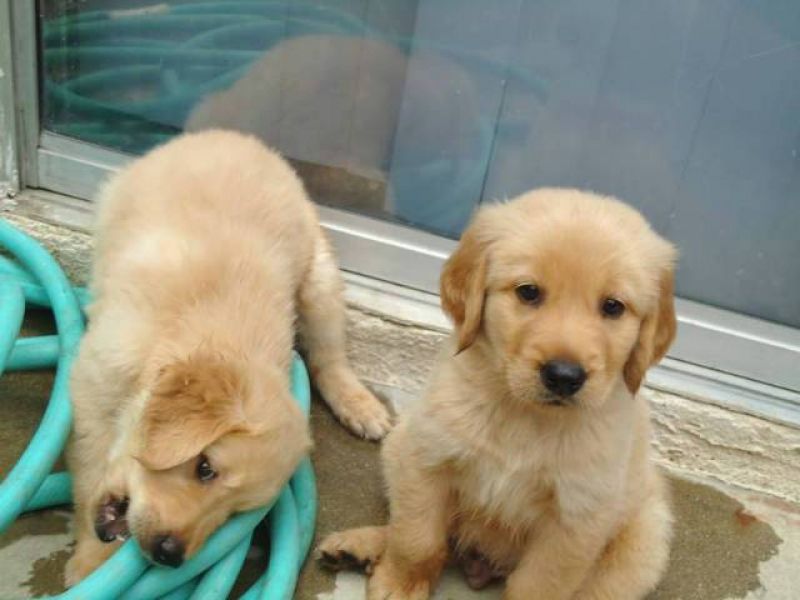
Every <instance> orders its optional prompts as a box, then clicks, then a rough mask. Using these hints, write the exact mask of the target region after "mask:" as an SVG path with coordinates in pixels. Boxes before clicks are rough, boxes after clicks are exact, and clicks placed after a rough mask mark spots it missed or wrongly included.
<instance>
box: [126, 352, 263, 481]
mask: <svg viewBox="0 0 800 600" xmlns="http://www.w3.org/2000/svg"><path fill="white" fill-rule="evenodd" d="M242 385H243V382H242V379H241V377H240V374H239V371H238V370H237V369H236V368H235V367H234V366H232V365H227V364H224V363H220V362H219V361H217V360H214V359H208V358H206V357H193V358H191V359H189V360H186V361H181V362H176V363H173V364H170V365H168V366H166V367H164V368H163V369H162V370H161V371H160V372H159V374H158V377H157V379H156V382H155V385H154V386H153V389H152V392H151V395H150V397H149V398H148V400H147V404H146V405H145V408H144V411H143V413H142V416H141V421H140V423H139V430H138V440H137V442H138V447H137V448H136V449H135V452H134V455H135V457H136V458H137V460H139V462H141V463H142V464H143V465H144V466H145V467H146V468H148V469H152V470H164V469H171V468H172V467H175V466H177V465H179V464H181V463H184V462H186V461H187V460H189V459H191V458H192V457H194V456H197V455H198V454H200V453H201V452H202V451H203V449H204V448H205V447H206V446H208V445H209V444H212V443H213V442H215V441H216V440H218V439H219V438H220V437H222V436H223V435H226V434H228V433H234V432H248V431H249V426H248V423H247V421H246V419H245V414H244V410H243V404H242V399H243V395H244V390H243V389H242Z"/></svg>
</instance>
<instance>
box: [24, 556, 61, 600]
mask: <svg viewBox="0 0 800 600" xmlns="http://www.w3.org/2000/svg"><path fill="white" fill-rule="evenodd" d="M71 554H72V550H69V549H67V548H63V549H61V550H56V551H54V552H51V553H50V554H49V555H48V556H45V557H43V558H37V559H36V560H35V561H34V562H33V565H32V566H31V572H30V577H29V578H28V579H26V580H25V581H23V582H22V586H23V587H25V588H27V589H28V591H30V595H31V597H33V598H39V597H41V596H54V595H56V594H60V593H61V592H62V591H64V565H66V564H67V559H69V557H70V555H71Z"/></svg>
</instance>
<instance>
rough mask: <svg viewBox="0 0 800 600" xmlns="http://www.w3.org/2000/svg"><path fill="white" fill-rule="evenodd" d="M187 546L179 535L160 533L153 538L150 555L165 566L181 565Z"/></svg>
mask: <svg viewBox="0 0 800 600" xmlns="http://www.w3.org/2000/svg"><path fill="white" fill-rule="evenodd" d="M185 553H186V547H185V546H184V545H183V542H182V541H181V540H180V539H178V538H177V537H175V536H173V535H169V534H160V535H157V536H156V537H155V538H153V544H152V546H151V548H150V555H151V556H152V557H153V560H154V561H155V562H157V563H158V564H160V565H164V566H165V567H180V566H181V564H183V557H184V554H185Z"/></svg>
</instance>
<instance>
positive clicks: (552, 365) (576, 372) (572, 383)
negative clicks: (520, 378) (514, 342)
mask: <svg viewBox="0 0 800 600" xmlns="http://www.w3.org/2000/svg"><path fill="white" fill-rule="evenodd" d="M539 376H540V377H541V379H542V383H543V384H544V387H546V388H547V389H548V390H549V391H550V392H552V393H553V394H555V395H556V396H558V397H559V398H569V397H570V396H573V395H575V394H576V393H577V392H578V390H580V389H581V388H582V387H583V384H584V383H585V382H586V377H587V375H586V371H585V370H584V368H583V367H582V366H581V365H579V364H578V363H574V362H570V361H566V360H551V361H548V362H546V363H545V364H544V365H542V368H541V369H540V370H539Z"/></svg>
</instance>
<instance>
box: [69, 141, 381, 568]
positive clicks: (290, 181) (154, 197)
mask: <svg viewBox="0 0 800 600" xmlns="http://www.w3.org/2000/svg"><path fill="white" fill-rule="evenodd" d="M341 288H342V284H341V281H340V278H339V273H338V270H337V268H336V265H335V262H334V259H333V256H332V254H331V250H330V248H329V246H328V243H327V242H326V240H325V238H324V236H323V234H322V231H321V229H320V226H319V223H318V221H317V215H316V210H315V208H314V206H313V204H312V203H311V202H310V201H309V200H308V198H307V197H306V194H305V192H304V190H303V187H302V184H301V183H300V181H299V180H298V178H297V177H296V176H295V174H294V172H293V171H292V170H291V169H290V168H289V167H288V165H287V164H286V163H285V162H284V161H283V160H282V159H281V158H280V157H279V156H278V155H277V154H275V153H273V152H272V151H270V150H268V149H266V148H265V147H264V146H263V145H262V144H261V143H259V142H257V141H256V140H255V139H254V138H250V137H246V136H243V135H240V134H236V133H231V132H223V131H210V132H205V133H199V134H193V135H186V136H182V137H180V138H178V139H176V140H173V141H172V142H170V143H168V144H166V145H165V146H162V147H161V148H158V149H156V150H154V151H153V152H151V153H150V154H148V155H147V156H145V157H144V158H142V159H140V160H137V161H135V162H134V163H133V164H132V165H131V166H130V167H128V168H127V169H125V170H124V171H123V172H121V173H120V174H118V175H117V176H116V177H114V178H113V180H112V181H111V182H110V183H109V184H108V185H107V187H106V188H105V190H104V191H103V193H102V196H101V203H100V209H99V217H98V227H97V236H96V253H95V261H94V273H93V281H92V291H93V294H94V302H93V304H92V305H91V307H90V312H89V328H88V331H87V334H86V336H85V338H84V339H83V341H82V343H81V346H80V351H79V356H78V358H77V361H76V363H75V366H74V370H73V374H72V401H73V407H74V415H75V425H74V431H73V436H72V439H71V443H70V446H69V449H68V461H69V467H70V470H71V471H72V473H73V476H74V494H75V519H76V527H75V531H76V537H77V547H76V549H75V553H74V555H73V557H72V559H71V560H70V562H69V564H68V567H67V581H68V583H70V584H72V583H75V582H76V581H78V580H80V579H81V578H83V577H85V576H86V575H87V574H88V573H90V572H91V571H92V570H93V569H94V568H95V567H97V566H98V565H99V563H101V562H102V561H103V560H104V559H105V558H106V557H107V556H108V555H109V554H110V553H111V552H113V550H115V549H116V547H117V546H118V545H119V542H118V541H112V542H111V543H106V544H104V543H102V542H101V541H100V540H99V539H98V537H97V536H96V535H95V527H96V526H98V523H100V526H102V527H103V528H107V529H108V531H107V533H108V534H109V535H110V536H111V537H112V538H113V537H114V536H115V535H116V537H118V538H122V537H125V535H126V534H127V533H131V534H132V535H133V536H135V537H136V538H137V540H138V542H139V544H140V546H141V547H142V549H143V550H144V551H145V552H146V553H150V554H152V551H151V548H152V547H153V544H155V543H157V542H156V540H157V538H158V536H163V535H170V536H173V537H174V538H175V539H176V540H178V542H179V544H180V545H181V546H182V548H183V550H184V552H183V553H182V554H181V556H180V557H179V558H181V560H182V557H183V556H185V557H188V556H191V555H192V553H194V552H195V551H196V550H197V549H198V548H199V547H200V546H201V545H202V543H203V541H204V540H205V539H206V537H207V536H208V535H209V534H210V533H211V532H213V531H214V529H215V528H216V527H218V526H219V525H220V524H221V523H222V522H223V521H224V520H225V519H226V518H227V517H228V516H229V515H230V514H232V513H234V512H238V511H243V510H248V509H251V508H254V507H256V506H260V505H264V504H265V503H266V502H267V501H269V500H270V498H272V497H274V496H275V494H276V493H277V492H278V490H279V489H280V488H281V486H283V484H284V483H285V482H286V480H287V479H288V477H289V475H290V474H291V473H292V471H293V470H294V468H295V466H296V465H297V463H298V462H299V460H300V459H301V458H302V457H303V456H304V455H305V454H306V453H307V451H308V450H309V447H310V444H311V442H310V436H309V432H308V428H307V425H306V422H305V419H304V417H303V416H302V414H301V412H300V410H299V408H298V407H297V405H296V404H295V402H294V400H293V399H292V397H291V394H290V389H289V377H288V373H289V367H290V363H291V356H292V345H293V341H294V337H295V320H297V321H298V325H299V330H300V334H301V338H302V341H303V342H304V345H305V347H306V350H307V353H308V355H307V360H308V364H309V367H310V370H311V372H312V374H313V375H314V378H315V382H316V384H317V386H318V388H319V389H320V392H321V394H322V396H323V397H324V399H325V400H326V401H327V403H328V404H329V405H330V406H331V408H332V410H333V411H334V412H335V413H336V415H337V416H338V417H339V419H340V420H341V421H342V422H343V423H344V424H345V425H346V426H347V427H349V428H350V429H351V430H352V431H353V432H355V433H356V434H358V435H362V436H364V437H369V438H373V439H377V438H380V437H381V436H383V435H384V434H385V432H386V431H388V428H389V425H390V423H389V415H388V413H387V411H386V409H385V408H384V407H383V406H382V405H381V404H380V403H379V402H378V401H377V400H376V399H375V397H374V396H373V395H372V394H371V393H370V392H369V391H368V390H367V389H366V388H365V387H364V386H363V385H362V384H361V383H360V382H359V381H358V380H357V379H356V377H355V375H354V374H353V372H352V371H351V369H350V367H349V365H348V363H347V360H346V357H345V348H344V343H345V342H344V319H345V317H344V306H343V302H342V297H341V291H342V289H341ZM201 457H202V458H206V459H208V461H209V463H210V465H212V466H213V469H214V470H215V472H216V473H217V476H216V478H214V479H213V480H210V481H200V480H199V479H198V475H197V473H198V469H199V461H201ZM126 499H127V500H126ZM126 502H128V504H127V513H126V512H125V506H126V504H125V503H126Z"/></svg>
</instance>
